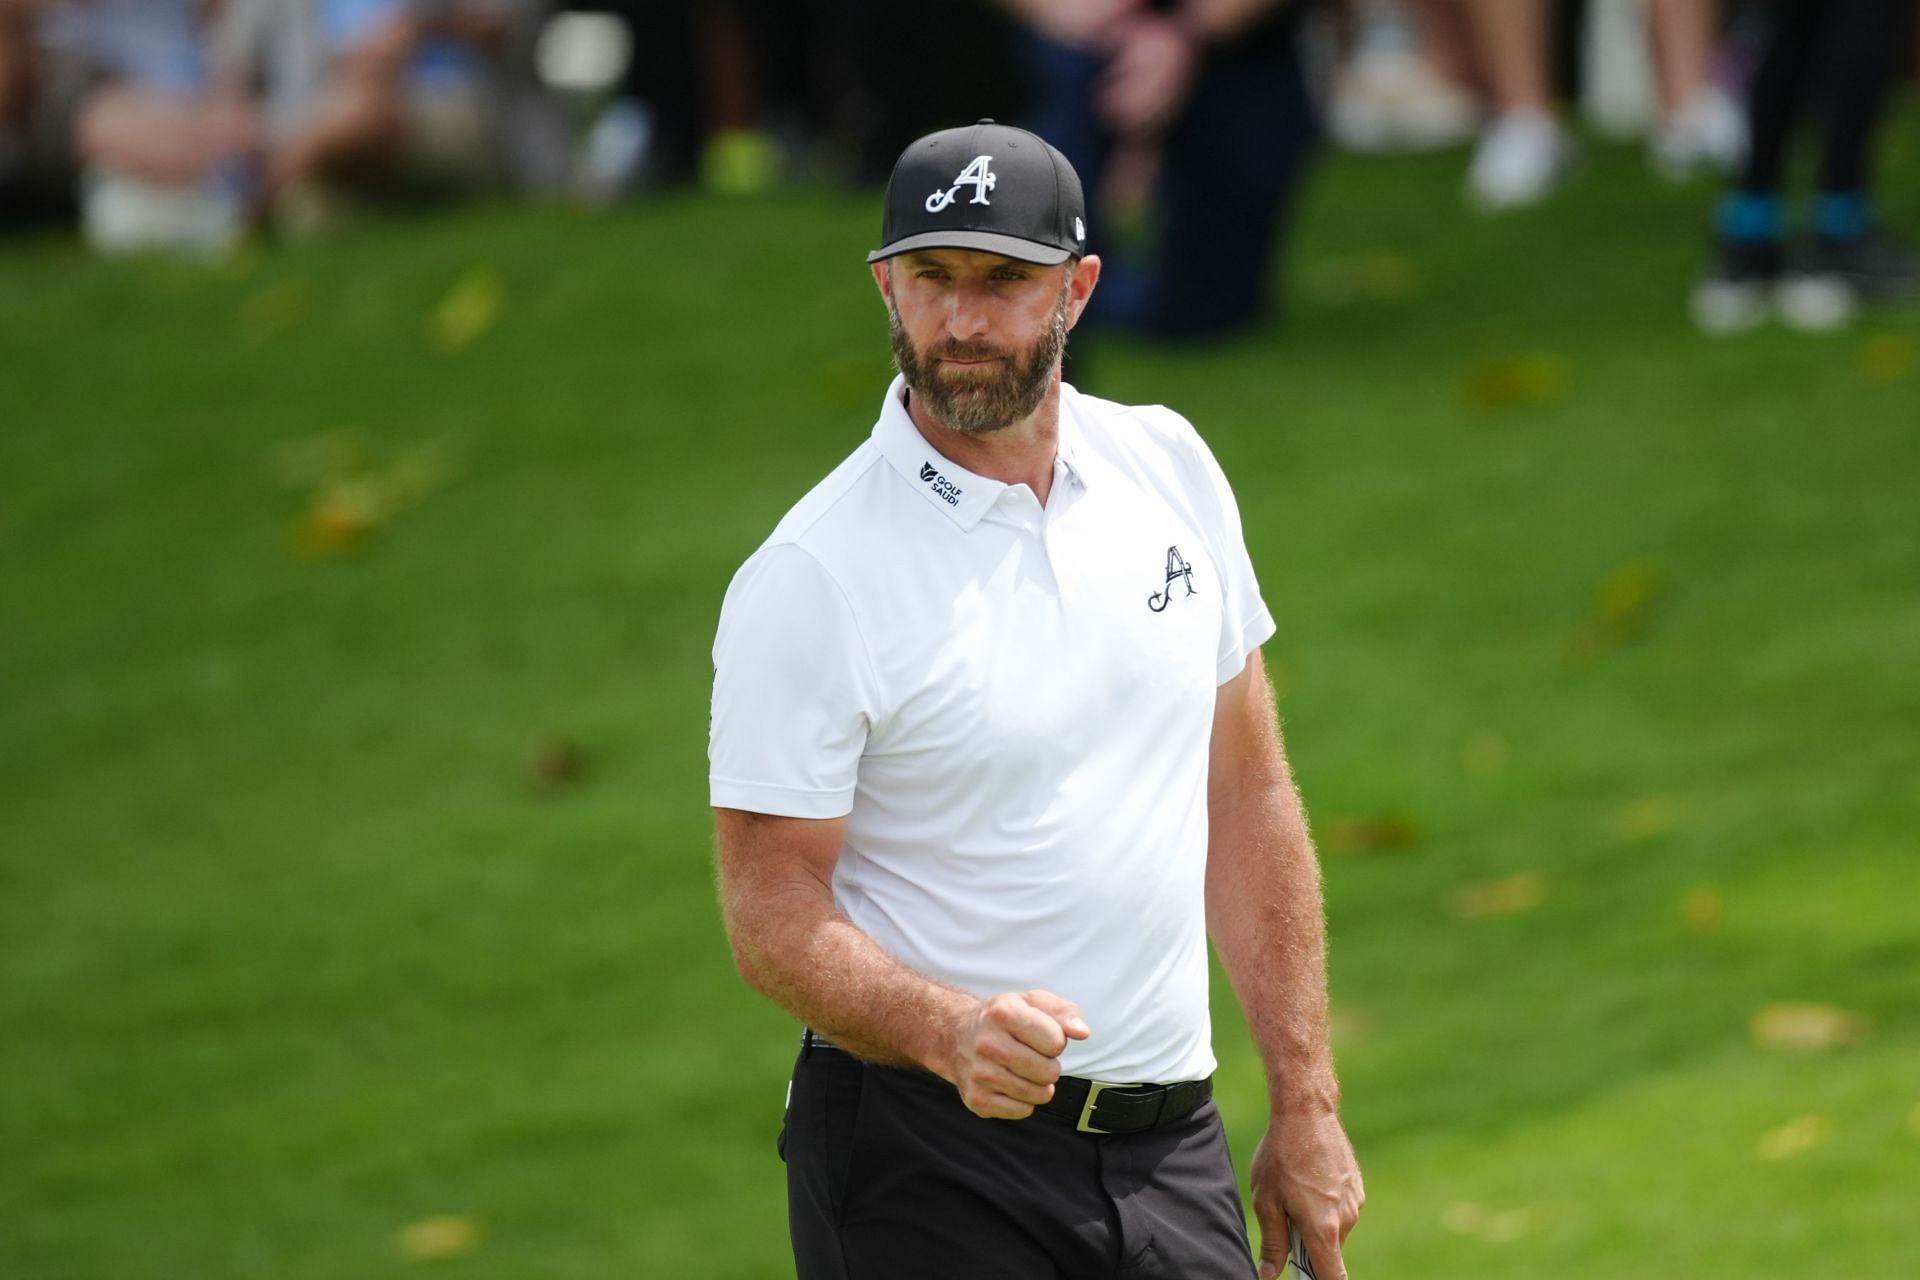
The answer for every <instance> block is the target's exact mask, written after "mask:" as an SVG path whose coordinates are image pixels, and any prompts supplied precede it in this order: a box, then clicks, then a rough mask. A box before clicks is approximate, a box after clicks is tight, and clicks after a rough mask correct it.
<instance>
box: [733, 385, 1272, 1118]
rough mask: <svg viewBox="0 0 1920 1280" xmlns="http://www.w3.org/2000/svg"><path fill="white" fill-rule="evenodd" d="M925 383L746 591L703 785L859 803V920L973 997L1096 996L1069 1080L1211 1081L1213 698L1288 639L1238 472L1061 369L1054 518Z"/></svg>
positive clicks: (1166, 413) (1173, 424)
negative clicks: (1251, 544) (926, 421)
mask: <svg viewBox="0 0 1920 1280" xmlns="http://www.w3.org/2000/svg"><path fill="white" fill-rule="evenodd" d="M904 389H905V386H904V383H903V381H902V380H900V379H898V378H896V379H895V380H894V383H893V386H892V387H891V388H889V390H888V392H887V397H886V401H885V404H884V405H883V407H882V409H881V413H880V420H879V422H878V423H877V424H876V425H875V426H874V429H873V435H872V438H871V439H869V440H868V441H867V442H866V443H864V444H862V445H861V446H860V447H859V448H858V449H856V450H854V452H853V455H852V456H851V457H849V458H848V459H847V460H846V461H845V462H843V463H841V464H840V466H839V467H837V468H836V469H835V470H834V471H833V473H832V474H831V475H829V476H828V477H827V478H826V479H825V480H823V481H821V482H820V484H819V485H817V486H816V487H815V488H814V490H813V491H812V492H811V493H809V494H808V495H807V496H806V497H805V498H803V499H802V500H801V501H800V503H799V504H798V505H797V506H795V507H794V508H793V510H792V511H790V512H789V513H788V514H787V516H786V518H785V519H784V520H782V521H781V522H780V525H779V527H778V528H776V529H775V530H774V532H773V536H772V537H771V538H769V539H768V540H767V542H766V543H765V544H764V545H763V546H762V547H761V548H760V549H759V550H758V551H756V552H755V553H754V554H753V556H752V557H751V558H750V559H749V560H748V561H747V563H746V564H745V565H744V566H743V567H742V568H741V569H740V572H739V573H738V574H736V575H735V576H734V579H733V583H732V585H731V586H730V587H729V588H728V591H727V598H726V603H725V605H724V607H723V608H722V610H721V616H720V629H719V636H718V638H717V639H716V641H715V643H714V650H713V657H714V668H715V678H714V690H713V720H712V738H711V750H710V760H711V794H712V802H713V804H714V805H716V806H719V807H724V808H733V809H746V810H751V811H755V812H759V813H769V814H779V815H784V816H789V817H800V818H836V817H840V816H843V815H844V816H845V817H846V818H847V835H846V844H845V847H844V848H843V849H842V850H841V853H840V860H839V863H838V864H837V866H836V868H835V871H834V876H833V894H834V901H835V903H836V904H837V905H838V907H839V908H840V910H841V911H843V912H845V913H846V915H847V917H848V918H849V919H850V920H852V922H853V923H854V924H855V925H857V926H858V927H859V928H860V929H862V930H864V931H865V932H866V933H867V934H868V935H870V936H871V937H873V938H874V939H875V940H876V941H877V942H878V943H879V944H880V946H882V947H883V948H885V949H886V950H887V951H888V952H890V953H891V954H892V955H894V956H895V957H897V958H898V959H900V960H901V961H902V962H904V963H905V964H906V965H908V966H909V967H911V968H913V969H915V970H917V971H918V972H920V973H923V974H926V975H927V976H929V977H932V978H935V979H938V980H939V981H942V982H945V983H948V984H950V985H952V986H955V987H958V988H960V989H961V990H964V991H968V992H971V993H972V994H974V995H977V996H981V997H986V996H991V995H994V994H997V993H999V992H1002V991H1024V990H1027V989H1029V988H1033V987H1044V988H1046V989H1047V990H1049V991H1053V992H1055V993H1057V994H1059V995H1062V996H1065V997H1067V998H1068V999H1070V1000H1073V1001H1076V1002H1077V1003H1078V1004H1079V1005H1080V1007H1081V1009H1082V1010H1083V1011H1084V1012H1085V1014H1086V1019H1087V1023H1088V1025H1089V1026H1091V1027H1092V1028H1093V1035H1092V1037H1091V1038H1089V1039H1087V1040H1084V1041H1070V1042H1069V1043H1068V1046H1067V1050H1066V1053H1065V1055H1064V1056H1063V1058H1062V1066H1063V1069H1064V1070H1065V1071H1066V1073H1067V1074H1069V1075H1079V1076H1088V1077H1091V1078H1093V1079H1098V1080H1113V1081H1122V1082H1134V1083H1138V1082H1148V1081H1162V1082H1169V1081H1174V1080H1192V1079H1197V1078H1199V1077H1201V1076H1204V1075H1207V1074H1208V1073H1209V1072H1211V1071H1212V1070H1213V1068H1214V1058H1213V1050H1212V1045H1211V1027H1210V1021H1209V1017H1208V1010H1207V950H1206V922H1205V898H1204V874H1205V868H1206V852H1207V750H1208V744H1209V740H1210V737H1211V731H1212V725H1213V709H1214V698H1215V690H1216V688H1217V686H1218V685H1220V684H1223V683H1225V682H1226V681H1228V680H1230V679H1232V678H1233V677H1234V676H1236V675H1238V674H1239V673H1240V672H1241V670H1242V669H1243V668H1244V667H1245V665H1246V661H1247V657H1248V655H1249V654H1250V653H1251V652H1252V650H1253V649H1254V648H1255V647H1256V646H1257V645H1259V644H1260V643H1262V642H1263V641H1265V640H1266V639H1267V637H1268V636H1270V635H1272V634H1273V631H1274V625H1273V619H1272V617H1271V616H1270V615H1269V614H1268V612H1267V608H1266V606H1265V604H1264V603H1262V601H1261V599H1260V593H1259V587H1258V584H1257V583H1256V582H1255V581H1254V575H1253V568H1252V565H1251V564H1250V563H1249V561H1248V558H1247V552H1246V547H1245V545H1244V542H1243V540H1242V537H1241V532H1240V515H1239V511H1238V508H1237V507H1236V506H1235V505H1234V500H1233V494H1232V491H1231V490H1230V489H1229V488H1228V486H1227V481H1226V477H1225V476H1224V475H1222V474H1221V472H1220V468H1219V466H1218V464H1216V463H1215V462H1214V459H1213V455H1212V454H1211V453H1210V452H1209V451H1208V449H1207V447H1206V445H1205V444H1204V443H1202V441H1201V439H1200V437H1199V435H1198V434H1196V433H1195V431H1194V430H1193V428H1192V427H1191V426H1190V425H1188V423H1187V422H1186V420H1185V419H1183V418H1181V417H1180V416H1179V415H1178V414H1176V413H1174V412H1172V411H1171V410H1168V409H1165V408H1161V407H1158V406H1153V407H1138V408H1136V407H1129V406H1125V405H1118V404H1113V403H1111V402H1109V401H1105V400H1097V399H1094V398H1093V397H1091V396H1084V395H1081V394H1080V393H1078V392H1077V391H1075V390H1074V389H1073V388H1072V387H1071V386H1063V387H1062V388H1061V397H1060V444H1059V454H1058V457H1057V459H1056V461H1055V463H1054V479H1053V487H1052V493H1051V495H1050V496H1049V498H1048V500H1047V505H1046V507H1045V508H1044V509H1043V508H1042V507H1041V506H1040V504H1039V502H1038V501H1037V500H1036V499H1035V497H1034V494H1033V491H1032V490H1030V489H1029V488H1027V486H1025V485H1005V484H1001V483H999V482H998V481H994V480H989V479H986V478H985V477H983V476H978V475H975V474H973V473H972V472H970V471H968V470H966V469H965V468H964V467H961V466H960V465H959V464H957V463H955V462H953V461H951V460H950V459H948V458H947V457H946V456H944V455H943V454H941V453H939V452H938V451H937V450H935V449H934V448H933V447H932V446H931V445H929V444H928V443H927V441H926V439H925V438H924V437H923V436H921V434H920V432H919V430H918V428H916V427H915V426H914V425H913V422H912V420H911V419H910V418H909V417H908V416H907V411H906V407H905V405H904V403H903V399H902V393H903V391H904Z"/></svg>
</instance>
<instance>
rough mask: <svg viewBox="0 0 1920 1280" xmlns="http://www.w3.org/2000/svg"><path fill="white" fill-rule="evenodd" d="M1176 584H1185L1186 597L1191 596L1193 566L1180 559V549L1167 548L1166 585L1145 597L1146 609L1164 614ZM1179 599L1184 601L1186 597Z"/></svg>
mask: <svg viewBox="0 0 1920 1280" xmlns="http://www.w3.org/2000/svg"><path fill="white" fill-rule="evenodd" d="M1176 582H1184V583H1186V584H1187V595H1188V596H1190V595H1192V594H1193V566H1192V565H1190V564H1188V563H1187V562H1186V561H1185V560H1183V559H1181V557H1180V548H1178V547H1168V548H1167V580H1166V583H1165V584H1164V585H1163V586H1162V588H1161V589H1160V590H1159V591H1156V592H1154V593H1153V594H1152V595H1150V596H1148V597H1147V608H1149V609H1151V610H1153V611H1154V612H1155V613H1162V612H1164V611H1165V610H1166V607H1167V605H1168V603H1169V602H1170V601H1172V599H1173V584H1174V583H1176ZM1180 598H1181V599H1182V600H1184V599H1186V598H1187V597H1186V596H1182V597H1180Z"/></svg>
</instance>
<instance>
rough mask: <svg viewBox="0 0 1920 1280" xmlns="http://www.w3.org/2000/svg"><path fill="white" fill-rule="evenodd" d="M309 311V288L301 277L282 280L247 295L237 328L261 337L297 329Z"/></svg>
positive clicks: (310, 291) (275, 336) (255, 337)
mask: <svg viewBox="0 0 1920 1280" xmlns="http://www.w3.org/2000/svg"><path fill="white" fill-rule="evenodd" d="M312 310H313V290H312V288H310V287H309V286H308V284H307V282H306V281H305V280H300V279H292V280H282V281H280V282H279V283H277V284H270V285H268V286H267V287H266V288H264V289H262V290H260V292H258V293H256V294H254V295H253V296H252V297H251V298H248V299H247V301H246V303H245V304H244V305H243V306H242V307H241V308H240V330H241V332H243V333H245V334H246V335H247V336H248V337H249V338H254V339H259V340H265V339H267V338H277V337H279V336H280V335H281V334H283V333H291V332H292V331H293V330H295V329H298V328H299V327H300V325H301V324H302V323H303V322H304V321H305V320H306V318H307V316H308V314H309V313H311V312H312Z"/></svg>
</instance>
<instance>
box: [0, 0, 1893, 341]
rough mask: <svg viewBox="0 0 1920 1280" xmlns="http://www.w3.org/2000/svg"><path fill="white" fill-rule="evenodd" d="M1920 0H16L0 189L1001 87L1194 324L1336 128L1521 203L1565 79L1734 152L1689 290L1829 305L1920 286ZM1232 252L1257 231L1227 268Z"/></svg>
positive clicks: (219, 241) (891, 135)
mask: <svg viewBox="0 0 1920 1280" xmlns="http://www.w3.org/2000/svg"><path fill="white" fill-rule="evenodd" d="M1916 9H1920V4H1916V2H1915V0H1180V2H1174V0H996V2H995V3H992V4H987V3H976V4H972V5H913V4H904V5H902V4H887V3H881V2H880V0H581V2H580V3H577V4H575V3H565V2H555V0H0V227H4V226H7V225H22V224H28V223H32V222H36V221H38V222H42V223H44V222H45V221H47V220H49V219H70V220H73V221H75V222H77V224H78V225H79V226H80V227H81V228H82V231H83V233H84V235H85V237H86V239H87V241H88V242H89V243H90V244H92V245H94V246H96V247H98V248H100V249H102V250H105V251H117V250H133V249H141V250H151V249H171V250H187V251H201V252H205V251H218V250H219V249H222V248H225V247H227V246H231V245H232V244H234V243H237V242H238V241H239V240H241V239H242V238H244V237H246V236H248V235H251V234H256V233H268V234H290V235H297V234H302V233H306V232H311V231H314V230H316V229H320V228H324V227H325V226H327V225H329V224H330V223H332V222H335V221H337V220H339V219H340V218H342V217H344V216H347V214H348V213H349V212H350V211H351V210H352V209H353V208H355V207H357V206H360V205H363V204H366V203H370V202H395V201H420V200H444V199H448V198H457V197H459V196H462V195H467V194H478V193H499V192H502V191H513V192H521V193H526V194H528V195H532V196H536V197H540V198H547V199H573V200H580V201H587V202H595V203H607V202H612V201H616V200H620V199H623V198H626V197H628V196H631V195H634V194H636V193H641V192H645V191H648V190H653V189H659V188H663V187H668V186H672V185H675V184H681V183H699V184H702V185H705V186H707V187H709V188H712V189H715V190H720V191H730V192H741V191H753V190H759V189H764V188H766V187H769V186H771V185H774V184H776V183H778V182H781V181H784V180H788V179H792V178H802V179H810V180H817V179H820V178H831V179H837V180H845V181H854V182H873V181H878V180H883V179H884V177H885V174H886V169H887V166H888V165H890V164H891V162H892V159H893V157H894V156H895V155H896V154H897V153H898V151H899V149H900V148H901V147H902V146H903V145H904V144H905V143H906V142H907V141H908V140H910V139H911V138H912V137H914V136H916V135H917V134H919V133H921V132H924V131H926V130H929V129H932V128H937V127H943V126H946V125H950V124H952V123H955V122H956V121H964V120H969V119H974V118H978V117H982V116H993V117H995V118H998V119H1001V120H1005V121H1014V122H1019V123H1023V124H1027V125H1029V126H1030V127H1032V128H1034V129H1035V130H1036V131H1037V132H1039V133H1041V134H1042V135H1043V136H1045V137H1047V138H1048V139H1049V140H1051V141H1053V142H1054V143H1055V144H1056V145H1057V146H1059V147H1060V148H1061V149H1062V150H1063V151H1065V152H1066V154H1067V155H1068V157H1069V158H1070V159H1071V160H1072V161H1073V162H1074V164H1075V167H1076V168H1077V169H1078V170H1079V171H1080V173H1081V175H1082V177H1083V179H1084V180H1085V182H1086V184H1087V186H1088V189H1089V194H1090V197H1091V198H1092V201H1093V208H1094V211H1095V217H1094V219H1093V226H1094V233H1093V239H1092V244H1093V247H1094V248H1095V249H1097V250H1098V251H1100V252H1102V254H1103V256H1105V257H1107V259H1108V271H1107V273H1106V275H1105V276H1103V281H1102V288H1101V294H1100V297H1099V299H1098V302H1099V306H1098V308H1097V312H1096V313H1095V314H1092V315H1090V317H1089V319H1090V320H1091V321H1092V322H1095V323H1100V324H1106V325H1111V326H1114V327H1120V328H1126V329H1131V330H1135V331H1140V332H1145V333H1148V334H1153V335H1157V336H1162V337H1166V338H1170V339H1188V338H1200V337H1206V336H1209V335H1212V334H1216V333H1223V332H1228V331H1231V330H1234V329H1236V328H1239V327H1242V326H1244V325H1246V324H1249V323H1251V322H1253V321H1255V320H1257V319H1258V318H1260V317H1261V316H1262V315H1263V314H1265V313H1266V312H1267V310H1268V307H1269V304H1270V299H1269V296H1268V295H1269V290H1270V288H1271V283H1272V280H1273V278H1274V276H1275V272H1274V271H1273V270H1272V269H1271V268H1272V264H1273V262H1274V261H1275V258H1276V255H1277V254H1278V253H1279V251H1280V249H1281V248H1282V246H1283V245H1284V242H1285V238H1286V233H1287V226H1288V216H1289V211H1290V210H1291V209H1292V207H1293V206H1294V204H1295V203H1296V200H1297V197H1298V194H1299V191H1300V190H1301V187H1302V185H1303V183H1304V182H1305V181H1306V180H1307V179H1308V177H1309V175H1310V172H1311V166H1312V164H1313V158H1314V156H1315V154H1316V152H1317V151H1318V150H1319V149H1320V148H1321V147H1322V146H1323V145H1326V144H1328V143H1331V144H1332V145H1335V146H1340V147H1346V148H1351V149H1359V150H1370V151H1389V150H1423V149H1442V148H1449V147H1460V148H1462V149H1463V150H1464V151H1465V152H1466V153H1467V155H1468V157H1469V158H1468V159H1467V161H1466V164H1465V169H1464V174H1463V190H1464V194H1465V198H1466V199H1467V200H1469V201H1470V202H1471V203H1473V204H1474V205H1476V206H1478V207H1480V208H1481V209H1484V210H1486V211H1488V212H1489V213H1490V214H1500V213H1503V212H1505V211H1510V210H1514V209H1520V208H1524V207H1526V206H1529V205H1533V204H1537V203H1540V202H1542V201H1545V200H1549V199H1553V198H1556V196H1557V193H1558V191H1559V188H1560V187H1561V186H1562V184H1563V182H1564V180H1565V179H1566V177H1567V175H1568V174H1569V172H1570V169H1571V166H1572V164H1573V162H1574V159H1575V154H1576V141H1575V137H1576V134H1575V131H1574V130H1573V129H1571V128H1570V126H1569V124H1568V123H1567V116H1568V115H1569V114H1570V113H1572V112H1575V111H1578V112H1581V113H1583V114H1584V115H1585V116H1586V118H1587V119H1588V121H1589V122H1590V126H1591V127H1592V128H1594V129H1597V130H1599V131H1601V132H1604V133H1610V134H1621V133H1625V132H1636V131H1637V132H1642V133H1644V135H1645V138H1646V147H1647V154H1648V158H1649V162H1650V163H1651V164H1652V166H1653V167H1654V168H1655V169H1656V170H1657V171H1658V172H1659V173H1660V174H1662V175H1664V176H1666V177H1668V178H1671V179H1674V180H1676V181H1687V180H1700V179H1701V175H1718V177H1717V179H1713V180H1717V181H1719V182H1720V183H1722V184H1724V191H1723V194H1722V195H1721V196H1720V198H1719V202H1718V206H1717V209H1716V210H1715V212H1714V214H1713V249H1712V253H1711V259H1712V260H1711V262H1710V264H1709V266H1708V267H1707V269H1706V270H1704V271H1703V274H1702V278H1701V280H1700V281H1699V285H1698V288H1697V289H1696V291H1695V296H1694V310H1695V315H1696V318H1697V319H1698V320H1699V322H1700V323H1701V324H1702V325H1703V326H1704V327H1706V328H1709V329H1713V330H1733V329H1739V328H1744V327H1747V326H1750V325H1752V324H1754V323H1758V322H1759V321H1761V320H1763V319H1766V318H1767V317H1769V316H1771V315H1775V314H1778V315H1780V316H1781V317H1783V318H1784V319H1786V320H1788V321H1789V322H1790V323H1794V324H1798V325H1801V326H1803V327H1809V328H1819V327H1827V326H1830V325H1832V324H1836V323H1840V322H1842V321H1844V320H1845V318H1846V317H1847V316H1848V315H1850V314H1851V313H1852V312H1853V311H1854V310H1855V309H1857V308H1858V307H1860V306H1864V305H1873V304H1877V303H1881V302H1886V301H1890V300H1896V299H1901V298H1906V297H1911V296H1913V295H1914V294H1915V293H1916V292H1920V262H1916V259H1915V257H1914V255H1913V254H1912V252H1911V251H1910V250H1909V249H1908V248H1907V246H1906V244H1905V242H1904V241H1903V240H1902V238H1901V237H1900V236H1899V235H1898V234H1897V232H1898V231H1899V228H1890V227H1888V226H1887V225H1886V224H1885V221H1884V217H1883V211H1881V210H1879V209H1878V208H1876V206H1875V204H1874V201H1873V198H1872V193H1873V165H1874V160H1875V140H1876V136H1877V133H1878V126H1879V123H1880V121H1881V120H1882V118H1883V117H1884V116H1885V114H1886V109H1887V104H1888V101H1889V98H1890V95H1891V93H1892V92H1893V91H1894V90H1895V89H1896V88H1897V87H1898V86H1899V85H1900V84H1902V83H1903V82H1904V80H1905V79H1906V78H1908V77H1910V76H1911V73H1912V71H1913V68H1914V64H1915V61H1916V49H1917V48H1920V37H1916V21H1915V16H1916ZM1805 138H1811V139H1812V140H1813V141H1814V142H1815V144H1816V146H1817V150H1818V154H1819V165H1818V171H1817V179H1816V183H1815V189H1814V190H1813V191H1812V192H1810V193H1808V194H1807V195H1806V196H1805V197H1804V198H1803V199H1798V200H1797V199H1794V198H1793V197H1792V193H1791V192H1789V191H1788V190H1787V188H1786V175H1787V173H1788V172H1789V169H1788V165H1787V163H1786V159H1787V156H1788V154H1789V151H1790V148H1791V147H1793V146H1795V145H1797V141H1798V140H1800V139H1805ZM1704 204H1705V201H1704V200H1703V207H1704ZM1123 232H1124V233H1125V234H1124V235H1123V234H1122V233H1123ZM1123 240H1124V243H1122V241H1123ZM1223 255H1224V256H1225V257H1226V259H1227V260H1231V261H1235V262H1239V263H1242V264H1244V269H1243V270H1235V271H1233V272H1224V273H1223V272H1221V271H1219V270H1218V269H1217V267H1216V266H1215V265H1214V264H1217V263H1218V262H1219V261H1221V260H1222V257H1223Z"/></svg>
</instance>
